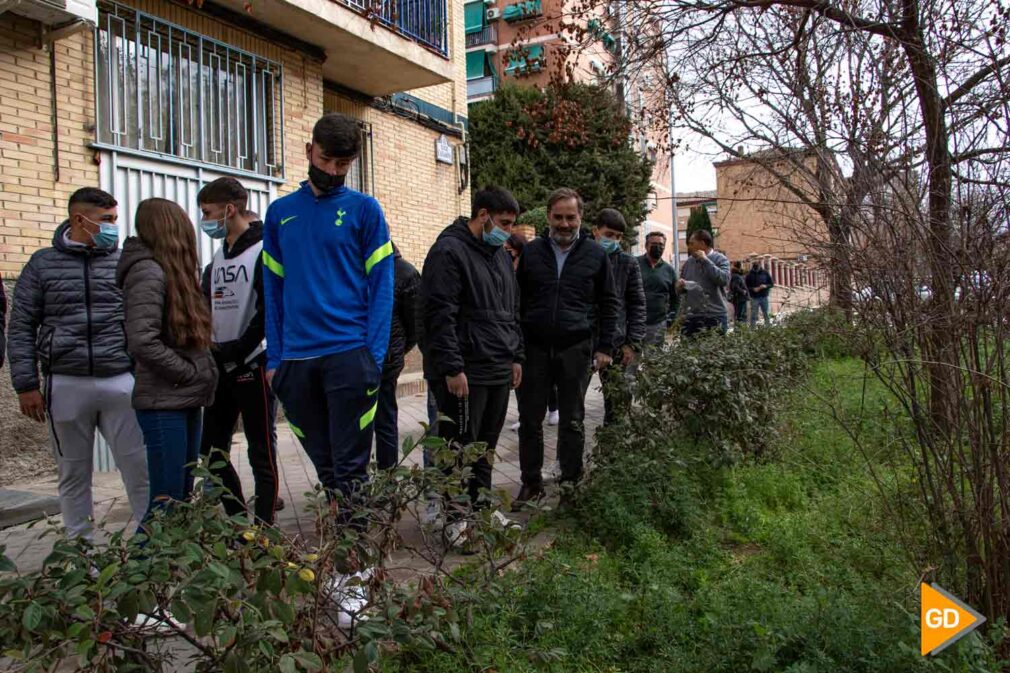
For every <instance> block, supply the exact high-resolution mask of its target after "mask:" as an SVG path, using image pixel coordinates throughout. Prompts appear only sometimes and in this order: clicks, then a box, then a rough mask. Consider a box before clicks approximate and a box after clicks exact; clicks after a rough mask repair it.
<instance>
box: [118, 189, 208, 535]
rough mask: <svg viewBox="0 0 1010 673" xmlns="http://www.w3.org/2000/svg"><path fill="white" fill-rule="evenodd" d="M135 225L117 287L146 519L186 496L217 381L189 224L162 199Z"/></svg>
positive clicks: (144, 208)
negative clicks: (140, 440)
mask: <svg viewBox="0 0 1010 673" xmlns="http://www.w3.org/2000/svg"><path fill="white" fill-rule="evenodd" d="M134 222H135V229H136V232H137V235H136V236H134V237H131V238H129V239H127V240H126V242H125V244H124V245H123V253H122V257H121V258H120V260H119V266H118V268H117V270H116V282H117V283H118V284H119V286H120V287H121V288H122V290H123V301H124V304H125V309H126V339H127V349H128V350H129V352H130V355H131V356H133V360H134V363H135V367H136V372H135V376H136V385H135V386H134V389H133V407H134V409H136V412H137V420H138V421H139V422H140V427H141V430H143V433H144V442H145V443H146V444H147V465H148V472H149V475H150V490H151V496H150V503H149V507H148V512H147V514H148V516H150V514H151V512H152V511H153V510H154V509H155V508H159V507H165V506H167V505H168V504H169V503H171V502H172V501H177V500H185V499H186V498H187V497H189V494H190V492H191V491H192V489H193V475H192V470H191V467H190V466H191V465H192V464H193V463H195V462H196V460H197V457H198V456H199V452H200V434H201V427H202V418H203V407H205V406H208V405H210V404H211V403H212V402H213V400H214V390H215V387H216V385H217V376H218V374H217V366H216V365H215V363H214V360H213V358H212V357H211V354H210V343H211V322H210V311H209V310H208V308H207V302H206V300H205V299H204V297H203V294H202V293H201V290H200V281H199V258H198V256H197V248H196V231H195V229H194V227H193V223H192V222H191V221H190V219H189V216H188V215H186V212H185V211H184V210H183V209H182V208H180V207H179V206H178V205H177V204H176V203H174V202H172V201H168V200H166V199H147V200H145V201H142V202H141V203H140V205H139V206H138V207H137V214H136V217H135V219H134Z"/></svg>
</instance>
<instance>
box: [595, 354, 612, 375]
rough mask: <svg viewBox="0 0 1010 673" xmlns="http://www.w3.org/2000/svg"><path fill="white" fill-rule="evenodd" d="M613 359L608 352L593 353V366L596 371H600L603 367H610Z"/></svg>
mask: <svg viewBox="0 0 1010 673" xmlns="http://www.w3.org/2000/svg"><path fill="white" fill-rule="evenodd" d="M613 361H614V358H612V357H610V356H609V355H607V354H606V353H596V354H595V355H593V368H594V369H595V370H596V371H600V370H601V369H605V368H607V367H609V366H610V364H611V363H612V362H613Z"/></svg>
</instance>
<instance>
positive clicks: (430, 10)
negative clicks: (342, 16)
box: [342, 0, 449, 56]
mask: <svg viewBox="0 0 1010 673" xmlns="http://www.w3.org/2000/svg"><path fill="white" fill-rule="evenodd" d="M342 2H343V3H344V4H346V5H348V6H349V7H351V8H353V9H355V10H357V11H359V12H361V13H362V14H364V15H365V16H366V17H368V18H374V19H375V20H377V21H378V22H379V23H380V24H382V25H384V26H386V27H388V28H390V29H392V30H394V31H396V32H397V33H400V34H401V35H403V36H404V37H407V38H409V39H411V40H414V41H415V42H417V43H418V44H422V45H424V46H426V47H428V48H430V49H433V50H435V51H437V52H438V53H439V54H441V55H442V56H447V55H448V54H449V38H448V25H449V8H448V1H447V0H342Z"/></svg>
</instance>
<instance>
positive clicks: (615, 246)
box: [599, 238, 621, 255]
mask: <svg viewBox="0 0 1010 673" xmlns="http://www.w3.org/2000/svg"><path fill="white" fill-rule="evenodd" d="M599 243H600V245H601V246H603V251H604V252H605V253H607V254H608V255H610V254H613V253H615V252H617V251H618V250H620V249H621V244H620V243H619V242H617V241H615V240H614V239H612V238H601V239H600V241H599Z"/></svg>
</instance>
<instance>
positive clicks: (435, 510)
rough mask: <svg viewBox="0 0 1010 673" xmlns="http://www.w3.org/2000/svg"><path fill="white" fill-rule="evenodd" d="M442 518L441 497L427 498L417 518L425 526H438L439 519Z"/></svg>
mask: <svg viewBox="0 0 1010 673" xmlns="http://www.w3.org/2000/svg"><path fill="white" fill-rule="evenodd" d="M441 518H442V499H441V498H428V502H427V503H426V504H425V505H424V509H423V510H421V513H420V515H419V516H418V520H419V521H420V523H421V525H422V526H424V527H426V528H439V527H440V526H439V525H438V523H439V519H441Z"/></svg>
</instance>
